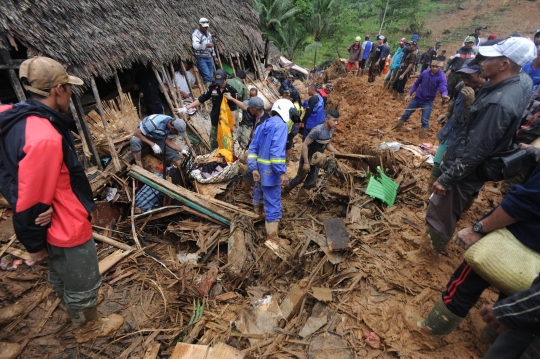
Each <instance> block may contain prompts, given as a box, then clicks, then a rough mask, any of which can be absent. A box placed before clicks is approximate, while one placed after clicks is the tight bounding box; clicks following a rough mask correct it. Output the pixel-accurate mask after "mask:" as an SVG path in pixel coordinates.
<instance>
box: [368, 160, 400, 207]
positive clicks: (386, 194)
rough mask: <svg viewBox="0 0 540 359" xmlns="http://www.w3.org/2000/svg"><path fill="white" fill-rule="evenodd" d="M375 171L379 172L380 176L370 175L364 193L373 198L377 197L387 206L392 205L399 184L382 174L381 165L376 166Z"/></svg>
mask: <svg viewBox="0 0 540 359" xmlns="http://www.w3.org/2000/svg"><path fill="white" fill-rule="evenodd" d="M377 172H379V175H380V178H377V177H375V176H371V177H370V178H369V183H368V186H367V189H366V194H367V195H368V196H371V197H373V198H378V199H380V200H381V201H383V202H384V203H386V204H387V205H388V206H389V207H391V206H393V205H394V202H395V201H396V196H397V190H398V187H399V185H398V184H397V183H396V182H394V181H392V179H390V177H388V176H387V175H385V174H384V172H383V171H382V170H381V167H379V166H377Z"/></svg>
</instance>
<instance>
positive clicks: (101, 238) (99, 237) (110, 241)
mask: <svg viewBox="0 0 540 359" xmlns="http://www.w3.org/2000/svg"><path fill="white" fill-rule="evenodd" d="M92 236H93V237H94V239H95V240H97V241H100V242H103V243H107V244H110V245H111V246H115V247H116V248H120V249H123V250H125V251H132V250H134V248H132V247H131V246H129V245H127V244H125V243H122V242H118V241H115V240H114V239H112V238H109V237H105V236H102V235H101V234H98V233H95V232H94V233H93V235H92Z"/></svg>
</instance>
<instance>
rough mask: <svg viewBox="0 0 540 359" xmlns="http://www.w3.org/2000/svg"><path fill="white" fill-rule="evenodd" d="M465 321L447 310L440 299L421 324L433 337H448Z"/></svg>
mask: <svg viewBox="0 0 540 359" xmlns="http://www.w3.org/2000/svg"><path fill="white" fill-rule="evenodd" d="M463 319H465V318H461V317H458V316H457V315H455V314H454V313H452V312H451V311H450V310H449V309H448V308H446V306H445V305H444V303H443V301H442V299H439V301H438V302H437V304H435V307H433V309H432V310H431V312H429V314H428V315H427V317H426V319H424V321H423V322H422V323H421V324H422V325H424V326H425V327H426V328H427V329H429V331H430V332H431V334H433V335H448V334H450V333H452V332H453V331H454V329H456V328H457V327H458V326H459V325H460V324H461V322H462V321H463Z"/></svg>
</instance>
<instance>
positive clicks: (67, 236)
mask: <svg viewBox="0 0 540 359" xmlns="http://www.w3.org/2000/svg"><path fill="white" fill-rule="evenodd" d="M73 126H74V121H73V120H72V119H71V118H68V117H66V116H64V115H62V114H60V113H58V112H56V111H54V110H53V109H51V108H49V107H47V106H45V105H43V104H41V103H40V102H38V101H35V100H32V99H29V100H28V101H26V102H21V103H18V104H16V105H14V106H11V105H0V185H1V188H0V192H1V193H2V194H3V195H4V197H6V200H7V201H8V202H9V203H10V204H11V207H12V208H13V226H14V228H15V234H16V235H17V238H18V239H19V241H20V242H21V243H22V244H23V245H24V246H25V248H26V250H27V251H28V252H30V253H35V252H39V251H40V250H42V249H44V248H45V246H46V243H47V242H48V243H49V244H52V245H54V246H57V247H63V248H70V247H75V246H78V245H81V244H83V243H85V242H87V241H88V240H89V239H91V238H92V225H91V224H90V221H89V216H90V212H91V211H92V207H93V206H94V200H93V196H92V189H91V187H90V184H89V183H88V179H87V178H86V175H85V173H84V169H83V168H82V166H81V165H80V163H79V160H78V159H77V154H76V152H75V147H74V144H73V137H72V134H71V132H70V128H71V127H73ZM50 206H52V207H53V210H54V212H53V216H52V220H51V224H50V225H49V226H48V227H41V226H38V225H36V224H35V220H36V218H37V216H38V215H39V214H41V213H43V212H45V211H46V210H47V209H49V207H50Z"/></svg>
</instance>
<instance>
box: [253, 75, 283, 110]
mask: <svg viewBox="0 0 540 359" xmlns="http://www.w3.org/2000/svg"><path fill="white" fill-rule="evenodd" d="M246 77H247V78H248V80H249V81H251V83H252V84H253V86H255V87H256V88H257V90H259V93H260V94H261V95H263V96H264V97H266V99H267V100H268V101H269V102H270V103H271V104H272V103H274V102H275V101H276V100H272V99H271V98H270V97H268V95H267V94H266V93H265V92H264V91H263V90H262V89H261V88H260V87H259V85H257V84H256V83H255V81H253V79H252V78H251V77H250V76H249V75H247V74H246Z"/></svg>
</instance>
